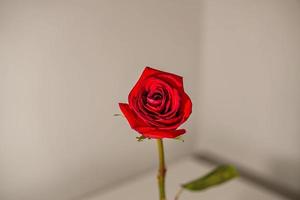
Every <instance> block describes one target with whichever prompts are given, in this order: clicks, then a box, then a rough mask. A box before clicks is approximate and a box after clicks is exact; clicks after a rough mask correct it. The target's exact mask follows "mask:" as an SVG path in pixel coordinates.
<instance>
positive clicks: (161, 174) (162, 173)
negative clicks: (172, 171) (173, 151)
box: [157, 139, 167, 200]
mask: <svg viewBox="0 0 300 200" xmlns="http://www.w3.org/2000/svg"><path fill="white" fill-rule="evenodd" d="M157 147H158V155H159V169H158V174H157V181H158V189H159V199H160V200H166V193H165V177H166V171H167V169H166V165H165V155H164V144H163V141H162V139H157Z"/></svg>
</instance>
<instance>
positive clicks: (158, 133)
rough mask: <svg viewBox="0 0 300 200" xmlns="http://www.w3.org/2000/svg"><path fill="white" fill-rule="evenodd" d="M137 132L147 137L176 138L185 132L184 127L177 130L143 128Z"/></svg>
mask: <svg viewBox="0 0 300 200" xmlns="http://www.w3.org/2000/svg"><path fill="white" fill-rule="evenodd" d="M139 132H140V133H141V134H142V135H143V136H145V137H147V138H155V139H158V138H176V137H178V136H179V135H182V134H184V133H185V129H178V130H160V129H153V128H148V129H144V130H139Z"/></svg>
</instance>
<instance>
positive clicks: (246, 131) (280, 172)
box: [197, 0, 300, 190]
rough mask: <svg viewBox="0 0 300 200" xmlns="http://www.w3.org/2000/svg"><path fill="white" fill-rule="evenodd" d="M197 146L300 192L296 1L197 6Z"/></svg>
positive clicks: (299, 19) (299, 18)
mask: <svg viewBox="0 0 300 200" xmlns="http://www.w3.org/2000/svg"><path fill="white" fill-rule="evenodd" d="M200 13H202V14H201V17H200V19H201V26H200V28H201V35H200V37H201V39H200V43H199V44H200V46H201V49H200V52H199V53H200V57H199V60H200V62H199V66H200V68H199V71H198V74H199V90H198V91H199V95H198V101H199V104H200V109H199V137H198V144H197V149H198V150H206V151H212V152H214V153H216V154H217V155H219V156H223V157H225V158H227V159H230V160H233V161H235V162H239V163H240V164H242V165H243V166H246V167H247V168H250V169H254V170H255V171H257V172H259V173H261V174H264V175H267V176H268V177H272V178H273V179H274V180H276V181H278V182H279V183H280V184H286V186H290V187H292V188H294V189H295V190H300V173H299V169H300V89H299V87H300V54H299V52H300V1H297V0H255V1H250V0H249V1H238V0H228V1H222V0H213V1H210V0H207V1H203V5H202V7H201V12H200Z"/></svg>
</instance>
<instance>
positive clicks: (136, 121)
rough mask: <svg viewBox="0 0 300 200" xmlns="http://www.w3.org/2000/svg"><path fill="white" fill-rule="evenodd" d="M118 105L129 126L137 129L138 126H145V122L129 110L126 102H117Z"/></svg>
mask: <svg viewBox="0 0 300 200" xmlns="http://www.w3.org/2000/svg"><path fill="white" fill-rule="evenodd" d="M119 107H120V109H121V111H122V113H123V114H124V115H125V117H126V119H127V121H128V122H129V124H130V126H131V128H133V129H135V130H136V129H137V128H139V127H145V126H147V124H146V123H145V122H144V121H143V120H141V119H140V118H138V117H137V115H136V114H135V112H134V111H133V110H131V108H130V107H129V105H128V104H126V103H119Z"/></svg>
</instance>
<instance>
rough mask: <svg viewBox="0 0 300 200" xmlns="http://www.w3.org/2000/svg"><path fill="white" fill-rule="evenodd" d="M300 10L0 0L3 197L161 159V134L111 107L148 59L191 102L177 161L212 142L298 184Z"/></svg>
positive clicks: (94, 184)
mask: <svg viewBox="0 0 300 200" xmlns="http://www.w3.org/2000/svg"><path fill="white" fill-rule="evenodd" d="M299 15H300V2H299V1H297V0H273V1H272V0H261V1H258V0H254V1H250V0H249V1H247V0H244V1H238V0H227V1H222V0H209V1H208V0H199V1H197V0H188V1H180V0H165V1H146V0H130V1H126V2H125V1H108V0H101V1H92V0H90V1H84V2H83V1H75V0H74V1H26V2H25V1H23V2H22V1H4V0H2V1H0V44H1V45H0V166H1V167H0V199H1V200H20V199H22V200H41V199H42V200H48V199H49V200H65V199H74V198H75V199H76V198H77V197H80V196H81V195H82V194H84V193H87V192H91V191H94V190H97V189H100V190H104V189H107V188H109V187H112V186H114V185H115V184H116V183H117V182H122V181H124V180H126V178H128V177H132V176H133V175H135V174H141V173H143V172H144V171H145V170H147V169H149V168H152V167H154V166H156V149H155V145H156V144H155V142H153V141H146V142H143V143H138V142H136V140H135V137H136V136H137V135H136V134H135V133H134V131H132V130H130V128H129V127H128V125H127V123H126V121H125V120H124V119H122V118H120V117H113V114H114V113H119V109H118V106H117V103H118V102H125V101H127V95H128V92H129V91H130V89H131V88H132V86H133V85H134V83H135V82H136V80H137V78H138V77H139V75H140V73H141V71H142V70H143V68H144V66H145V65H149V66H154V67H155V66H157V67H159V68H160V69H162V70H166V71H172V72H174V73H178V74H181V75H182V76H184V77H185V88H186V90H187V92H188V93H189V94H190V95H191V98H192V99H193V102H194V107H193V108H194V112H193V115H192V117H191V119H190V120H189V122H188V123H187V124H186V125H185V127H186V128H187V129H188V134H187V135H186V136H185V142H184V143H180V142H177V141H167V144H166V147H167V149H166V151H167V155H168V159H169V160H176V159H178V158H181V157H183V156H187V155H190V154H191V153H192V152H195V151H196V152H198V151H202V152H206V151H208V152H213V153H215V154H216V155H220V156H222V157H224V158H225V159H229V160H232V161H235V162H238V163H240V164H241V165H243V166H246V167H247V168H249V169H251V170H254V171H256V172H257V173H259V174H262V175H264V176H267V177H269V178H271V179H273V180H276V181H280V182H282V184H286V185H287V186H289V187H291V188H293V189H295V190H299V185H300V176H299V170H298V169H299V167H300V163H299V160H300V144H299V143H300V142H299V141H300V135H299V133H300V125H299V124H300V123H299V121H300V107H299V102H300V90H299V85H300V56H299V51H300V37H299V35H300V26H299V25H300V16H299ZM77 199H78V198H77Z"/></svg>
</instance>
